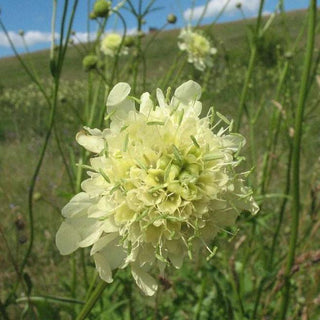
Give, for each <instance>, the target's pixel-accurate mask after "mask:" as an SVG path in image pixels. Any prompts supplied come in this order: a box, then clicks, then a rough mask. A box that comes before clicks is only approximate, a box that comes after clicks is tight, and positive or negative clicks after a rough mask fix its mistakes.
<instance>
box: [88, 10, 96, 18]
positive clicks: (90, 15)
mask: <svg viewBox="0 0 320 320" xmlns="http://www.w3.org/2000/svg"><path fill="white" fill-rule="evenodd" d="M89 19H90V20H94V19H97V15H96V14H95V13H94V12H93V11H92V12H90V14H89Z"/></svg>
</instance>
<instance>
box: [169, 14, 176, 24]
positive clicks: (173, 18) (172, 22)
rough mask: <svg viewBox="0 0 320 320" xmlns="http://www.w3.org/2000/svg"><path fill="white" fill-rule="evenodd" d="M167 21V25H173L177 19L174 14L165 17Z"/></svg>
mask: <svg viewBox="0 0 320 320" xmlns="http://www.w3.org/2000/svg"><path fill="white" fill-rule="evenodd" d="M167 21H168V23H171V24H175V23H176V22H177V17H176V16H175V15H174V14H172V13H170V14H169V15H168V16H167Z"/></svg>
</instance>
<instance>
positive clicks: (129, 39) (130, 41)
mask: <svg viewBox="0 0 320 320" xmlns="http://www.w3.org/2000/svg"><path fill="white" fill-rule="evenodd" d="M124 45H125V46H126V47H128V48H130V47H132V46H133V45H134V38H133V37H125V39H124Z"/></svg>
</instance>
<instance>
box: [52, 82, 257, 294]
mask: <svg viewBox="0 0 320 320" xmlns="http://www.w3.org/2000/svg"><path fill="white" fill-rule="evenodd" d="M130 90H131V88H130V86H129V85H128V84H127V83H118V84H117V85H116V86H115V87H114V88H113V89H112V90H111V92H110V94H109V96H108V99H107V107H108V116H109V117H110V119H111V123H110V128H107V129H104V130H103V131H100V130H98V129H90V128H85V129H84V131H82V132H80V133H78V134H77V137H76V139H77V141H78V143H79V144H80V145H82V146H83V147H84V148H86V149H87V150H89V151H90V152H93V153H94V154H95V156H93V157H92V158H91V159H90V170H89V171H88V175H89V178H88V179H87V180H85V181H83V183H82V190H83V192H81V193H79V194H77V195H76V196H74V197H73V198H72V199H71V201H70V202H69V203H68V204H67V205H66V206H65V207H64V208H63V210H62V215H63V216H64V218H65V219H64V221H63V222H62V225H61V227H60V229H59V230H58V233H57V236H56V243H57V246H58V248H59V250H60V252H61V253H62V254H70V253H72V252H73V251H75V250H76V249H77V248H79V247H89V246H91V255H92V256H93V258H94V261H95V264H96V268H97V270H98V272H99V275H100V277H101V278H102V279H103V280H105V281H106V282H111V281H112V270H114V269H116V268H125V267H130V268H131V273H132V276H133V278H134V279H135V281H136V283H137V285H138V286H139V287H140V288H141V289H142V290H143V292H144V293H145V294H146V295H153V294H154V293H155V291H156V290H157V282H156V280H155V279H154V278H153V277H152V276H151V275H150V273H153V272H154V270H155V267H158V269H159V272H163V270H164V269H165V267H166V266H168V265H172V266H174V267H176V268H180V267H181V265H182V263H183V260H184V259H185V257H187V256H189V258H192V255H193V253H194V252H195V251H198V249H199V248H200V247H201V246H203V245H205V246H206V247H207V248H208V250H209V251H210V249H209V246H208V245H209V244H210V242H211V241H212V240H213V239H214V237H215V236H216V234H217V233H218V232H219V231H220V230H223V229H224V228H226V227H228V226H232V225H233V224H234V223H235V220H236V218H237V216H238V215H239V214H240V212H241V211H243V210H246V211H250V212H252V213H255V212H257V210H258V207H257V205H256V203H255V202H254V200H253V198H252V195H251V193H252V192H251V190H250V189H249V188H248V187H246V186H245V183H244V182H245V181H244V179H245V175H244V174H241V173H237V172H236V170H235V169H236V167H237V165H238V164H239V162H240V159H238V158H237V157H236V154H238V152H239V150H240V149H241V147H242V146H243V144H244V138H243V137H242V136H241V135H236V134H231V133H229V132H228V128H221V129H220V130H219V131H218V132H217V133H213V130H212V126H213V123H212V121H211V120H212V118H211V116H207V117H205V118H199V115H200V112H201V109H202V104H201V102H200V101H199V99H200V96H201V87H200V86H199V85H198V84H197V83H196V82H193V81H188V82H186V83H184V84H182V85H181V86H180V87H178V88H177V89H176V90H175V92H174V94H173V97H171V98H169V97H168V96H169V94H167V95H166V97H165V95H164V94H163V92H162V91H161V90H160V89H157V92H156V97H157V101H156V102H154V101H153V100H152V98H151V96H150V94H149V93H148V92H146V93H143V94H142V96H141V97H140V99H136V98H132V97H131V96H130V95H129V94H130ZM137 101H138V102H139V109H138V111H137V108H136V102H137ZM209 254H210V252H209Z"/></svg>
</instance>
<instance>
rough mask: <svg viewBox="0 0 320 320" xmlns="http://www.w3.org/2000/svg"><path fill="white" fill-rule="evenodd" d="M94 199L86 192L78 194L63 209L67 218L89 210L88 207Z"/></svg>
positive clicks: (63, 213)
mask: <svg viewBox="0 0 320 320" xmlns="http://www.w3.org/2000/svg"><path fill="white" fill-rule="evenodd" d="M93 203H94V201H93V200H92V199H91V198H90V197H89V195H88V194H87V193H85V192H80V193H78V194H76V195H75V196H74V197H73V198H72V199H71V200H70V201H69V203H67V204H66V205H65V206H64V207H63V208H62V210H61V212H62V215H63V216H64V217H65V218H71V217H73V216H75V215H79V214H82V213H85V212H87V210H88V208H89V207H90V206H92V205H93Z"/></svg>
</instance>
